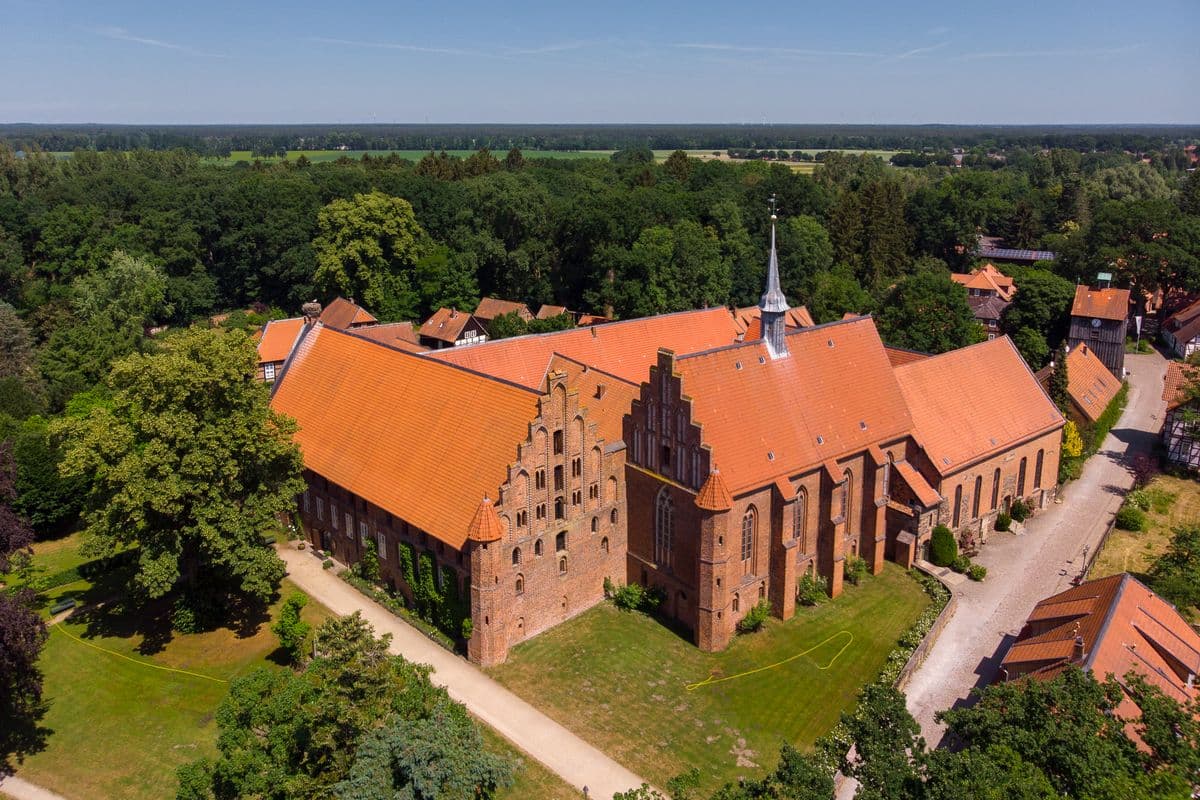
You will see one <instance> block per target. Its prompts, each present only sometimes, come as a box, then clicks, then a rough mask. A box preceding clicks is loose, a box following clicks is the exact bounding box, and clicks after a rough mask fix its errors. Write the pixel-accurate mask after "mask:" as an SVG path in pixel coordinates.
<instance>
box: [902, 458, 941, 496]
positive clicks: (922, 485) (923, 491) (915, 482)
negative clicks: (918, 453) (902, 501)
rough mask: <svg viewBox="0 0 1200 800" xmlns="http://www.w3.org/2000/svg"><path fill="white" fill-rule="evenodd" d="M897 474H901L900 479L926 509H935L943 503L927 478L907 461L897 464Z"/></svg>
mask: <svg viewBox="0 0 1200 800" xmlns="http://www.w3.org/2000/svg"><path fill="white" fill-rule="evenodd" d="M896 472H898V473H899V474H900V478H901V479H902V480H903V481H904V482H905V483H906V484H908V488H909V489H911V490H912V493H913V495H914V496H916V498H917V500H919V501H920V502H921V505H923V506H925V507H926V508H933V507H934V506H936V505H937V504H938V503H940V502H942V496H941V495H940V494H938V493H937V490H936V489H934V488H933V487H932V486H930V485H929V481H927V480H925V476H924V475H922V474H921V473H920V472H918V471H917V470H916V468H915V467H913V465H912V464H909V463H908V462H907V461H897V462H896Z"/></svg>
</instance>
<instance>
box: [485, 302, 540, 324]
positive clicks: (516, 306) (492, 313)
mask: <svg viewBox="0 0 1200 800" xmlns="http://www.w3.org/2000/svg"><path fill="white" fill-rule="evenodd" d="M504 314H516V315H517V316H518V317H520V318H521V319H523V320H525V321H526V322H529V321H530V320H532V319H533V314H532V313H530V311H529V306H527V305H525V304H524V303H514V302H513V301H512V300H500V299H498V298H495V297H485V298H483V299H482V300H480V301H479V305H477V306H476V307H475V313H474V314H472V316H474V317H475V318H476V319H478V320H480V321H481V322H483V323H484V324H485V325H486V324H487V323H489V322H491V321H492V320H494V319H495V318H496V317H499V316H503V315H504Z"/></svg>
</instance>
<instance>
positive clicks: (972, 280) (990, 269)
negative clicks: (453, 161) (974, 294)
mask: <svg viewBox="0 0 1200 800" xmlns="http://www.w3.org/2000/svg"><path fill="white" fill-rule="evenodd" d="M950 280H952V281H954V282H955V283H959V284H962V285H963V286H965V287H967V288H968V289H981V290H983V291H985V292H988V291H990V292H995V293H996V295H997V296H998V297H999V298H1000V299H1001V300H1005V301H1008V300H1012V298H1013V293H1014V292H1015V291H1016V286H1014V285H1013V279H1012V278H1010V277H1008V276H1007V275H1005V274H1004V273H1003V272H1001V271H1000V270H998V269H996V266H995V265H994V264H991V263H988V264H984V265H983V266H982V267H980V268H979V269H976V270H972V271H971V272H970V273H967V274H963V273H961V272H954V273H951V275H950Z"/></svg>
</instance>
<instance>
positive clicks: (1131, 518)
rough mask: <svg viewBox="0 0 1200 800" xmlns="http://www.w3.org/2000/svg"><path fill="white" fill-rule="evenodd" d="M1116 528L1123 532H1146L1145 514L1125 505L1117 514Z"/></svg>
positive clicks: (1127, 504) (1135, 507)
mask: <svg viewBox="0 0 1200 800" xmlns="http://www.w3.org/2000/svg"><path fill="white" fill-rule="evenodd" d="M1117 527H1118V528H1120V529H1121V530H1123V531H1144V530H1146V512H1145V511H1142V510H1141V509H1140V508H1138V507H1137V506H1134V505H1130V504H1129V503H1126V504H1125V505H1123V506H1121V510H1120V511H1118V512H1117Z"/></svg>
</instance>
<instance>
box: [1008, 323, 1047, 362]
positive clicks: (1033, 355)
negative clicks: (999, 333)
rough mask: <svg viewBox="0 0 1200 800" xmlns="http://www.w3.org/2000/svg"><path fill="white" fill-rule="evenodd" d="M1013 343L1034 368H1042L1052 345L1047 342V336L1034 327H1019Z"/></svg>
mask: <svg viewBox="0 0 1200 800" xmlns="http://www.w3.org/2000/svg"><path fill="white" fill-rule="evenodd" d="M1012 343H1013V344H1014V345H1015V346H1016V348H1017V352H1019V353H1020V354H1021V358H1023V359H1025V363H1026V364H1028V365H1029V368H1030V369H1032V370H1038V369H1041V368H1042V365H1043V364H1045V363H1046V359H1047V358H1048V357H1049V356H1050V345H1048V344H1046V337H1044V336H1042V335H1041V334H1040V333H1038V332H1037V331H1035V330H1034V329H1033V328H1021V329H1019V330H1018V331H1017V332H1016V333H1014V334H1013V337H1012Z"/></svg>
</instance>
